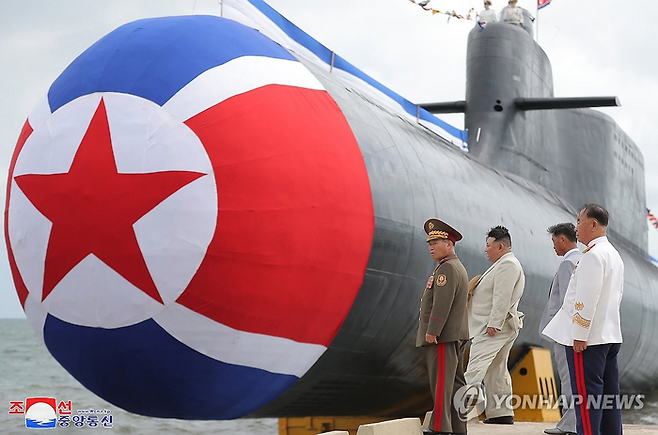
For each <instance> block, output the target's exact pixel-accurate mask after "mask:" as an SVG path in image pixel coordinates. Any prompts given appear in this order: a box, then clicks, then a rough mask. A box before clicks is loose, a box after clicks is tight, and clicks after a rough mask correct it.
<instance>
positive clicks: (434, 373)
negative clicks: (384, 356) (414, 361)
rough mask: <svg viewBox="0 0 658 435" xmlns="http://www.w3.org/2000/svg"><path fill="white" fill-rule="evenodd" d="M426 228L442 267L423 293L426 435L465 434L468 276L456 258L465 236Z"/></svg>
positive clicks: (434, 224)
mask: <svg viewBox="0 0 658 435" xmlns="http://www.w3.org/2000/svg"><path fill="white" fill-rule="evenodd" d="M424 228H425V232H426V233H427V243H428V245H429V246H428V247H429V251H430V255H431V256H432V259H433V260H434V261H437V262H438V263H437V265H436V267H435V268H434V271H433V272H432V275H430V278H429V279H428V281H427V285H426V286H425V291H424V292H423V298H422V299H421V307H420V318H419V319H418V320H419V322H418V335H417V336H416V347H422V348H423V353H424V356H425V360H426V362H427V370H428V372H429V379H430V390H431V392H432V398H433V399H434V411H433V413H432V418H431V419H430V423H429V428H428V429H426V430H424V431H423V432H424V433H425V434H447V433H453V434H459V433H463V434H465V433H466V422H465V418H464V416H462V415H459V413H458V411H457V408H456V407H455V406H454V404H453V399H454V395H455V394H454V393H455V392H456V391H457V390H458V389H459V388H461V387H463V386H464V385H465V381H464V366H463V353H462V344H463V343H464V342H465V341H466V340H468V324H467V320H466V297H467V295H468V275H467V273H466V269H464V266H463V265H462V263H461V261H459V258H457V255H455V243H456V242H457V241H458V240H461V239H462V235H461V234H459V232H458V231H457V230H455V229H454V228H452V227H451V226H450V225H448V224H446V223H445V222H442V221H440V220H438V219H429V220H428V221H427V222H425V225H424Z"/></svg>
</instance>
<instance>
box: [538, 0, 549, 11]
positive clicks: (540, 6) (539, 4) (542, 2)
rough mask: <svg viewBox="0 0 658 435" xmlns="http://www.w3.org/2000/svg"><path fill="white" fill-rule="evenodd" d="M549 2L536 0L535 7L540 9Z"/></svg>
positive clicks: (547, 0)
mask: <svg viewBox="0 0 658 435" xmlns="http://www.w3.org/2000/svg"><path fill="white" fill-rule="evenodd" d="M550 3H551V0H537V9H541V8H543V7H545V6H548V5H549V4H550Z"/></svg>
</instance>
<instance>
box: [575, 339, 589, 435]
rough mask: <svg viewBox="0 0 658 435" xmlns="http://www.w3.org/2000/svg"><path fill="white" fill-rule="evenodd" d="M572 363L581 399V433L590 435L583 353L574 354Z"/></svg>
mask: <svg viewBox="0 0 658 435" xmlns="http://www.w3.org/2000/svg"><path fill="white" fill-rule="evenodd" d="M573 362H574V367H575V369H576V386H577V387H578V394H579V395H580V396H581V397H582V398H583V401H582V403H581V404H580V417H581V419H582V420H583V431H584V432H585V435H592V423H591V422H590V421H589V409H588V408H587V388H585V366H584V364H583V353H582V352H574V353H573Z"/></svg>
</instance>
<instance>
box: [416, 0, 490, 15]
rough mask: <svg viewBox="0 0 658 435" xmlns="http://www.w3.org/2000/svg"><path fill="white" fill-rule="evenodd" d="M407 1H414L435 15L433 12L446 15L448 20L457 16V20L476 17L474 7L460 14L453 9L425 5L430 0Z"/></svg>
mask: <svg viewBox="0 0 658 435" xmlns="http://www.w3.org/2000/svg"><path fill="white" fill-rule="evenodd" d="M409 1H410V2H411V3H416V4H417V5H418V6H420V7H421V8H423V9H425V10H426V11H430V12H432V15H435V14H443V15H448V20H450V18H457V19H458V20H476V19H477V14H476V12H475V8H471V9H469V10H468V13H467V14H466V15H461V14H458V13H457V12H455V11H440V10H438V9H434V8H431V7H427V4H428V3H429V2H430V0H420V1H418V2H416V1H415V0H409Z"/></svg>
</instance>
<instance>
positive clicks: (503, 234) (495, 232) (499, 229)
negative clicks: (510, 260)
mask: <svg viewBox="0 0 658 435" xmlns="http://www.w3.org/2000/svg"><path fill="white" fill-rule="evenodd" d="M489 237H491V238H492V239H494V240H495V241H496V242H502V243H503V245H505V246H507V247H510V246H512V236H510V234H509V230H508V229H507V228H505V227H504V226H502V225H498V226H495V227H493V228H492V229H490V230H489V232H488V233H487V238H489Z"/></svg>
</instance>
